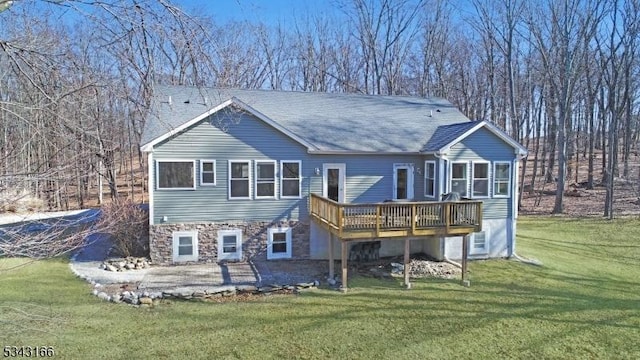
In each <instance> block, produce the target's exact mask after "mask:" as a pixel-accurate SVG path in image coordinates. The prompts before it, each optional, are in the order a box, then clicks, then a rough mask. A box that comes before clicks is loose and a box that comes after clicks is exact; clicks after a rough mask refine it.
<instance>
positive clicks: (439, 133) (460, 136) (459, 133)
mask: <svg viewBox="0 0 640 360" xmlns="http://www.w3.org/2000/svg"><path fill="white" fill-rule="evenodd" d="M481 128H485V129H487V130H489V131H490V132H491V133H493V134H494V135H496V137H498V138H499V139H500V140H502V141H504V142H505V143H506V144H507V145H509V146H511V147H512V148H514V151H515V153H516V154H518V155H520V156H525V155H526V154H527V149H525V148H524V146H522V145H520V143H518V142H517V141H515V140H513V139H512V138H511V137H510V136H509V135H507V134H506V133H505V132H504V131H502V130H500V129H499V128H498V127H496V126H495V125H493V124H491V123H490V122H488V121H484V120H483V121H470V122H466V123H459V124H451V125H445V126H440V127H438V129H437V130H436V131H435V133H434V134H433V137H431V139H429V141H428V142H427V144H426V145H425V146H424V148H423V152H434V153H440V154H446V153H447V152H448V151H449V149H451V147H452V146H454V145H455V144H457V143H459V142H461V141H462V140H464V139H465V138H467V137H468V136H469V135H471V134H473V133H475V132H476V131H478V130H479V129H481Z"/></svg>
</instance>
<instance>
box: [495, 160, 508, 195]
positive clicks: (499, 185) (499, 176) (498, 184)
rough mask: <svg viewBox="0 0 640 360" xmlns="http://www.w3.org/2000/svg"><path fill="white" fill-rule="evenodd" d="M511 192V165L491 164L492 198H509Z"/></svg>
mask: <svg viewBox="0 0 640 360" xmlns="http://www.w3.org/2000/svg"><path fill="white" fill-rule="evenodd" d="M510 191H511V163H509V162H495V163H493V196H494V197H509V196H510Z"/></svg>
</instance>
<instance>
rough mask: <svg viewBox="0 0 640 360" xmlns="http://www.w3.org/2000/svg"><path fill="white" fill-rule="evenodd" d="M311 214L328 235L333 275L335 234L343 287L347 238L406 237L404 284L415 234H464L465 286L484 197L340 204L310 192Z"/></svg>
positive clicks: (344, 285)
mask: <svg viewBox="0 0 640 360" xmlns="http://www.w3.org/2000/svg"><path fill="white" fill-rule="evenodd" d="M309 208H310V213H311V218H312V219H313V220H314V221H315V222H316V223H317V224H319V225H320V226H322V227H324V228H325V229H327V230H328V231H329V233H330V234H331V239H330V240H329V243H328V250H329V251H328V252H329V278H331V279H333V277H334V259H333V242H334V241H333V239H334V237H337V238H338V240H340V243H341V244H340V245H341V247H342V249H341V252H340V254H341V267H342V290H343V291H345V292H346V291H347V272H348V267H347V258H348V256H347V253H348V243H349V242H350V241H358V240H363V239H382V238H385V239H398V240H404V283H405V285H406V286H407V288H411V283H410V282H409V266H410V242H411V238H413V237H419V236H423V237H424V236H443V237H446V236H462V237H463V238H462V283H463V284H464V285H465V286H468V284H469V282H468V280H467V254H468V250H469V249H468V247H469V235H470V234H471V233H474V232H478V231H482V201H458V202H388V203H377V204H343V203H338V202H335V201H333V200H330V199H327V198H324V197H322V196H319V195H315V194H311V200H310V207H309Z"/></svg>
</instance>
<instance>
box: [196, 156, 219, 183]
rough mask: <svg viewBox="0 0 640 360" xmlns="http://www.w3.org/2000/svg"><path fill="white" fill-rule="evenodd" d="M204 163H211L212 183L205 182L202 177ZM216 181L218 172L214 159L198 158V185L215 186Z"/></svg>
mask: <svg viewBox="0 0 640 360" xmlns="http://www.w3.org/2000/svg"><path fill="white" fill-rule="evenodd" d="M204 163H213V183H206V182H204V181H203V179H202V174H203V168H204ZM217 183H218V172H217V171H216V161H215V160H209V159H204V160H200V186H216V184H217Z"/></svg>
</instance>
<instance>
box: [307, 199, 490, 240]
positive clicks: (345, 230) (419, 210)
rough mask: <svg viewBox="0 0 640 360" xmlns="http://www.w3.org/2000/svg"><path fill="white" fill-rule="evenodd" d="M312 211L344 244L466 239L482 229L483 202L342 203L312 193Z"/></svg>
mask: <svg viewBox="0 0 640 360" xmlns="http://www.w3.org/2000/svg"><path fill="white" fill-rule="evenodd" d="M310 212H311V218H312V219H314V220H315V221H316V223H318V224H319V225H321V226H322V227H324V228H325V229H327V230H328V231H329V232H331V233H332V234H334V235H336V236H337V237H338V238H339V239H340V240H343V241H345V240H346V241H348V240H357V239H375V238H394V237H414V236H464V235H468V234H470V233H473V232H478V231H481V230H482V201H461V202H388V203H377V204H343V203H338V202H335V201H333V200H330V199H327V198H324V197H322V196H319V195H316V194H311V204H310Z"/></svg>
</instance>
